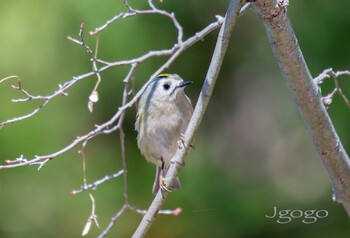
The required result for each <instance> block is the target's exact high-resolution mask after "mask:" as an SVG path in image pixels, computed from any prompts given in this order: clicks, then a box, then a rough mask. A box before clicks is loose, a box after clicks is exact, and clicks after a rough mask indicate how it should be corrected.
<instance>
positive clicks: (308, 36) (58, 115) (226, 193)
mask: <svg viewBox="0 0 350 238" xmlns="http://www.w3.org/2000/svg"><path fill="white" fill-rule="evenodd" d="M130 4H131V5H132V6H134V7H135V8H136V7H140V8H146V6H147V5H146V2H145V1H136V0H133V1H130ZM157 6H159V7H161V8H163V9H166V10H169V11H172V12H175V14H176V16H177V18H178V20H179V21H180V23H181V24H182V25H183V27H184V33H185V37H190V36H192V35H193V34H194V33H195V32H197V31H199V30H200V29H202V28H204V27H205V26H206V25H207V24H209V23H210V22H212V21H214V20H215V17H214V16H215V15H217V14H219V15H224V13H225V10H226V7H227V6H228V1H223V0H220V1H209V2H206V3H205V4H203V1H200V0H194V1H183V0H177V1H171V0H165V1H164V3H163V4H159V3H157ZM349 8H350V2H349V1H338V2H337V3H336V4H335V3H333V2H330V1H326V0H309V1H301V0H294V1H290V7H289V8H288V14H289V16H290V18H291V22H292V25H293V27H294V30H295V33H296V35H297V37H298V40H299V44H300V46H301V49H302V51H303V53H304V57H305V59H306V61H307V64H308V66H309V68H310V71H311V74H312V75H313V76H317V75H318V74H319V73H320V72H322V71H323V70H324V69H326V68H329V67H333V69H335V70H345V69H349V68H350V65H349V64H350V50H349V49H350V48H349V34H350V33H349V29H350V17H349V14H348V9H349ZM123 10H125V7H124V6H123V4H122V1H118V0H105V1H97V0H90V1H81V0H80V1H68V0H61V1H47V0H32V1H26V0H12V1H0V32H1V33H0V34H1V37H0V78H4V77H6V76H9V75H14V74H16V75H18V76H20V77H21V79H22V84H23V86H24V87H25V88H26V89H27V90H28V91H29V92H31V93H32V94H40V95H46V94H50V93H52V92H53V91H54V90H56V89H57V87H58V84H60V83H61V84H62V83H64V82H65V81H67V80H69V79H71V78H72V77H73V76H77V75H80V74H83V73H85V72H89V71H90V70H91V63H90V61H89V56H88V54H86V52H85V50H84V49H83V48H82V47H79V46H78V45H75V44H73V43H72V42H69V41H67V40H66V36H68V35H71V36H73V37H76V36H77V34H78V32H79V26H80V23H81V22H85V25H86V30H87V31H88V30H93V29H94V28H95V27H98V26H100V25H102V24H103V23H104V22H105V21H106V20H108V19H110V18H112V17H113V16H114V15H116V14H118V13H119V12H120V11H123ZM217 33H218V31H216V32H214V33H212V34H210V35H209V36H208V37H206V38H205V39H204V41H202V42H200V43H198V44H196V45H194V46H193V47H192V48H190V49H189V50H188V51H187V52H186V53H184V54H183V55H181V57H179V58H178V59H177V60H176V62H175V63H174V64H173V65H172V66H171V68H170V69H169V71H168V72H176V73H178V74H180V75H181V76H182V77H183V78H185V79H186V80H193V81H195V84H194V85H193V86H191V87H189V88H188V89H187V93H188V94H189V96H190V97H191V99H192V101H193V102H194V103H195V102H196V98H197V96H198V94H199V91H200V89H201V83H202V82H203V79H204V77H205V74H206V70H207V68H208V65H209V62H210V59H211V54H212V52H213V47H214V45H215V41H216V37H217ZM86 39H87V42H88V43H89V44H90V45H91V46H92V47H94V45H95V42H96V37H88V36H86ZM175 39H176V32H175V30H174V28H173V26H172V24H171V22H170V21H169V20H168V19H166V18H163V17H160V16H150V15H148V16H137V17H133V18H129V19H125V20H121V21H119V22H116V23H114V24H112V25H111V26H110V27H109V28H108V29H107V30H105V31H104V32H103V33H101V34H100V35H99V41H100V46H99V56H100V58H102V59H105V60H108V61H116V60H120V59H130V58H133V57H136V56H138V55H140V54H143V53H146V52H148V51H149V50H151V49H163V48H166V47H171V46H172V44H173V43H174V42H175ZM165 60H166V58H157V59H152V60H149V61H147V62H145V63H144V64H143V65H142V66H140V67H139V69H138V70H137V72H136V75H135V76H136V85H135V86H136V87H137V88H140V87H141V86H142V84H143V83H144V82H145V80H146V79H147V78H148V77H149V76H150V75H151V74H152V73H153V72H154V70H156V69H157V68H158V67H159V66H160V65H161V63H163V62H164V61H165ZM126 70H127V68H114V69H110V70H108V71H106V72H104V73H102V76H103V82H102V84H101V86H100V88H99V93H100V101H99V102H98V103H97V104H96V105H95V108H94V112H93V113H89V112H88V109H87V102H88V96H89V94H90V92H91V90H92V88H93V86H94V84H95V82H96V78H94V77H91V78H88V79H85V80H83V81H81V82H80V83H78V84H77V85H76V86H74V87H73V88H72V89H70V90H69V91H68V93H69V97H58V98H56V99H55V100H53V101H52V102H51V103H50V104H49V106H48V107H46V108H45V109H44V110H43V111H42V112H41V113H39V114H38V115H37V116H35V117H33V118H30V119H27V120H25V121H21V122H18V123H16V124H10V125H7V126H5V127H3V128H2V129H1V130H0V161H1V164H3V163H4V160H5V159H14V158H16V157H18V156H19V155H21V154H23V155H25V156H26V157H28V158H31V157H33V156H34V155H43V154H48V153H52V152H54V151H57V150H59V149H60V148H62V147H64V146H65V145H67V144H68V143H70V142H71V141H72V140H74V138H75V137H76V136H78V135H81V134H84V133H86V132H88V131H90V130H91V128H93V125H94V124H99V123H102V122H105V121H107V120H108V119H109V118H110V117H111V116H112V115H113V114H114V113H115V112H116V110H117V108H118V105H120V101H121V92H122V87H123V84H122V81H121V80H122V79H123V77H124V76H125V72H126ZM340 82H341V87H342V89H343V91H344V92H345V94H347V95H350V89H349V87H350V82H349V78H346V77H343V78H341V80H340ZM13 83H14V82H13V81H12V82H6V83H3V84H1V85H0V120H1V121H3V120H5V119H9V118H13V117H16V116H20V115H23V114H25V113H28V112H30V111H31V110H33V109H34V108H35V107H36V106H38V102H27V103H12V102H11V101H10V99H12V98H18V97H21V96H22V95H20V94H19V93H18V92H17V91H15V90H13V89H11V88H10V85H11V84H13ZM332 88H334V84H333V82H332V81H326V82H325V83H324V85H323V86H322V92H323V94H326V93H327V92H330V91H331V90H332ZM135 113H136V112H135V108H131V109H130V110H128V111H127V115H126V122H125V131H126V143H127V145H126V146H127V163H128V176H129V190H130V192H129V196H130V202H131V203H132V204H133V205H135V206H137V207H139V208H144V209H146V208H147V207H148V206H149V204H150V202H151V201H152V199H153V196H152V194H151V187H152V183H153V176H154V171H155V168H154V166H153V165H151V164H148V163H147V162H146V161H145V160H144V159H143V157H142V156H141V155H140V153H139V151H138V149H137V145H136V139H135V138H136V133H135V132H134V129H133V125H134V121H135ZM329 113H330V115H331V118H332V121H333V122H334V125H335V127H336V129H337V131H338V133H339V135H340V137H341V140H342V142H343V144H344V146H345V148H346V150H347V151H350V141H349V140H350V136H349V133H348V132H349V131H350V123H349V121H350V120H349V118H350V110H349V109H348V108H347V107H346V105H345V103H344V102H343V101H342V100H341V98H340V97H339V96H336V97H335V99H334V102H333V104H332V105H331V107H330V110H329ZM195 146H196V148H195V150H192V151H191V152H190V153H189V155H188V157H187V158H186V160H187V162H186V167H185V168H184V169H183V170H182V171H181V173H180V178H181V180H182V189H181V191H180V192H176V193H173V194H171V196H169V198H168V200H167V202H166V204H165V208H169V209H173V208H176V207H181V208H183V212H182V213H181V215H180V216H178V217H175V216H166V215H159V216H158V217H157V219H156V221H155V223H154V225H153V226H152V228H151V230H150V231H149V233H148V235H147V237H282V236H283V237H348V236H349V232H350V226H349V218H348V217H347V215H346V213H345V211H344V210H343V208H342V206H341V205H339V204H337V203H334V202H333V201H332V189H331V186H330V182H329V180H328V177H327V174H326V172H325V170H324V168H323V166H322V163H321V161H320V160H319V159H318V157H317V155H316V154H315V152H314V150H313V147H312V144H311V141H310V138H309V137H308V135H307V133H306V130H305V127H304V125H303V122H302V120H301V118H300V116H299V114H298V112H297V110H296V107H295V105H294V104H293V102H292V101H291V97H290V95H289V92H288V90H287V88H286V86H285V84H284V82H283V79H282V77H281V75H280V72H279V70H278V67H277V64H276V62H275V60H274V58H273V54H272V51H271V49H270V47H269V45H268V42H267V38H266V36H265V33H264V29H263V26H262V24H261V22H260V21H259V20H258V18H257V16H256V15H255V14H254V13H253V12H248V13H247V14H246V15H245V16H243V17H241V18H240V19H239V21H238V23H237V26H236V27H235V30H234V32H233V36H232V40H231V43H230V46H229V49H228V52H227V55H226V57H225V62H224V64H223V67H222V71H221V73H220V76H219V80H218V83H217V86H216V88H215V91H214V95H213V98H212V100H211V102H210V105H209V108H208V111H207V113H206V116H205V119H204V121H203V123H202V125H201V127H200V130H199V132H198V134H197V135H196V142H195ZM77 150H78V148H75V149H73V150H72V151H70V152H68V153H66V154H64V155H63V156H60V157H58V158H55V159H54V160H52V161H50V162H49V163H48V164H47V165H46V166H45V167H44V168H43V169H42V170H40V171H37V167H36V166H30V167H24V168H16V169H6V170H0V237H16V238H17V237H79V236H80V235H81V232H82V229H83V227H84V225H85V223H86V220H87V218H88V216H89V215H90V209H91V205H90V200H89V196H88V193H82V194H79V195H77V196H72V195H70V194H69V192H70V191H71V190H72V189H76V188H78V187H79V186H80V185H82V183H83V172H82V158H81V156H79V154H78V153H77ZM85 152H86V159H87V179H88V182H91V181H94V180H96V179H98V178H101V177H103V176H105V175H109V174H112V173H114V172H116V171H117V170H119V169H120V168H121V160H120V147H119V141H118V134H117V133H114V134H112V135H106V136H99V137H97V138H96V139H94V140H92V141H91V142H90V143H89V145H88V147H87V149H86V151H85ZM122 186H123V181H122V179H121V178H118V179H115V180H112V181H109V182H107V183H105V184H104V185H102V186H101V187H99V189H98V190H96V191H93V195H94V197H95V199H96V206H97V207H96V213H97V215H98V221H99V223H100V226H101V229H97V228H96V227H93V228H92V229H91V231H90V233H89V234H88V235H87V237H96V236H97V235H98V234H99V233H100V232H101V231H102V229H103V228H105V227H106V225H107V224H108V222H109V220H110V218H111V217H112V216H113V215H114V214H115V213H116V212H117V211H118V210H119V208H120V207H121V206H122V204H123V192H122V191H123V187H122ZM274 207H277V209H278V210H283V209H291V210H302V211H306V210H311V209H316V210H326V211H328V216H327V217H326V218H323V219H319V220H318V221H317V222H315V223H313V224H304V223H302V221H301V219H293V220H292V221H291V222H290V223H288V224H284V225H282V224H278V223H277V222H276V219H268V218H266V217H265V216H266V215H268V214H272V211H273V208H274ZM140 220H141V216H140V215H139V214H136V213H134V212H131V211H128V212H126V213H125V214H124V215H123V216H122V217H121V219H120V220H118V222H117V223H116V225H115V226H114V228H113V229H112V231H111V234H110V235H109V237H130V236H131V234H132V233H133V231H134V230H135V229H136V227H137V225H138V223H139V222H140Z"/></svg>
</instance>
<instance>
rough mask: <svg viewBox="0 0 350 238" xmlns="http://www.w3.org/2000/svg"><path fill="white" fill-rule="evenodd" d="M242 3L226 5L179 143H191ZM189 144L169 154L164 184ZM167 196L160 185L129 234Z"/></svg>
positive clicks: (142, 228)
mask: <svg viewBox="0 0 350 238" xmlns="http://www.w3.org/2000/svg"><path fill="white" fill-rule="evenodd" d="M242 5H243V0H231V1H230V5H229V7H228V10H227V13H226V17H225V22H224V24H223V25H222V27H221V30H220V33H219V35H218V39H217V43H216V46H215V51H214V53H213V57H212V60H211V63H210V66H209V69H208V72H207V76H206V79H205V81H204V83H203V87H202V91H201V93H200V95H199V98H198V101H197V105H196V107H195V109H194V112H193V115H192V118H191V121H190V123H189V125H188V127H187V129H186V132H185V135H184V139H183V143H184V144H185V145H191V143H192V141H193V138H194V134H195V132H196V131H197V129H198V127H199V125H200V123H201V121H202V118H203V115H204V112H205V110H206V107H207V105H208V102H209V100H210V97H211V94H212V92H213V89H214V86H215V82H216V79H217V77H218V74H219V71H220V68H221V64H222V62H223V58H224V55H225V53H226V49H227V46H228V43H229V39H230V36H231V32H232V30H233V27H234V25H235V23H236V20H237V18H238V15H239V11H240V9H241V7H242ZM189 149H190V147H189V146H182V147H181V148H180V147H179V148H178V150H177V151H176V154H175V156H174V157H173V158H172V164H171V165H170V168H169V170H168V173H167V175H166V177H165V180H164V181H165V184H166V186H167V187H171V186H172V185H173V183H174V181H175V179H176V177H177V174H178V173H179V171H180V169H181V167H182V165H183V163H184V157H185V155H186V154H187V152H188V151H189ZM167 196H168V192H167V191H162V190H161V189H160V190H159V191H158V193H157V195H156V197H155V198H154V200H153V202H152V204H151V206H150V207H149V209H148V211H147V213H146V214H145V215H144V217H143V219H142V221H141V223H140V225H139V226H138V228H137V230H136V231H135V233H134V235H133V238H138V237H144V236H145V234H146V233H147V231H148V230H149V228H150V227H151V225H152V223H153V221H154V218H155V216H156V215H157V214H158V211H159V210H160V208H161V207H162V205H163V204H164V201H165V199H166V197H167Z"/></svg>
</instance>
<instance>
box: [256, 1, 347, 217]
mask: <svg viewBox="0 0 350 238" xmlns="http://www.w3.org/2000/svg"><path fill="white" fill-rule="evenodd" d="M274 2H275V1H273V0H256V1H252V7H253V8H254V10H255V11H256V12H257V14H258V15H259V17H260V18H261V20H262V22H263V24H264V27H265V31H266V34H267V36H268V38H269V41H270V44H271V47H272V49H273V52H274V54H275V57H276V60H277V62H278V65H279V67H280V70H281V72H282V75H283V78H284V80H285V81H286V84H287V86H288V88H289V91H290V93H291V94H292V97H293V99H294V102H295V104H296V105H297V108H298V110H299V112H300V114H301V116H302V118H303V119H304V122H305V124H306V127H307V129H308V132H309V134H310V136H311V138H312V141H313V144H314V146H315V149H316V151H317V153H318V155H319V157H320V159H321V160H322V162H323V164H324V166H325V168H326V170H327V173H328V175H329V178H330V180H331V182H332V185H333V189H334V199H335V200H336V201H338V202H340V203H342V204H343V206H344V207H345V209H346V211H347V213H348V214H349V215H350V163H349V158H348V155H347V154H346V152H345V150H344V148H343V145H342V144H341V142H340V140H339V137H338V135H337V133H336V131H335V129H334V127H333V124H332V122H331V120H330V118H329V116H328V113H327V111H326V110H325V107H324V105H323V103H322V98H321V95H320V94H319V90H318V88H317V85H316V84H315V83H314V82H313V79H312V77H311V75H310V72H309V69H308V67H307V65H306V63H305V61H304V57H303V55H302V52H301V50H300V48H299V45H298V41H297V39H296V37H295V35H294V32H293V29H292V27H291V24H290V22H289V18H288V16H287V5H288V1H286V0H278V1H277V4H276V6H274V5H273V4H274Z"/></svg>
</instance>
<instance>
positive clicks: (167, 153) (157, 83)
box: [135, 74, 193, 195]
mask: <svg viewBox="0 0 350 238" xmlns="http://www.w3.org/2000/svg"><path fill="white" fill-rule="evenodd" d="M192 83H193V81H184V80H183V79H182V78H181V77H180V76H179V75H177V74H159V75H158V76H157V77H156V78H154V79H153V80H152V81H151V82H150V83H149V84H148V86H147V87H146V89H145V90H144V92H143V93H142V95H141V96H140V99H139V103H138V109H137V114H136V122H135V130H136V131H137V133H138V134H137V145H138V148H139V149H140V151H141V154H143V155H144V157H145V158H146V160H147V161H149V162H151V163H153V164H155V165H156V177H155V180H154V184H153V188H152V193H153V194H154V195H155V194H157V192H158V190H159V188H161V189H163V190H167V191H174V190H178V189H179V188H180V180H179V178H178V177H177V178H176V180H175V182H174V185H173V186H172V187H171V188H167V187H166V186H165V184H164V180H163V179H164V178H165V175H166V173H167V171H168V169H169V167H170V163H171V159H172V157H173V156H174V155H175V152H176V150H177V148H178V147H179V142H181V141H183V140H182V138H183V135H184V133H185V131H186V128H187V126H188V124H189V121H190V119H191V116H192V113H193V107H192V103H191V100H190V99H189V98H188V97H187V96H186V94H185V92H184V89H185V87H186V86H188V85H190V84H192Z"/></svg>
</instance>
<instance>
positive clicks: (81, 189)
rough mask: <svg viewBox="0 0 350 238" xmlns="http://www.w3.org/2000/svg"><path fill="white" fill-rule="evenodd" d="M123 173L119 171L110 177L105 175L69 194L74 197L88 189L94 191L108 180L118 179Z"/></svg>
mask: <svg viewBox="0 0 350 238" xmlns="http://www.w3.org/2000/svg"><path fill="white" fill-rule="evenodd" d="M123 173H124V170H119V171H118V172H117V173H114V174H112V175H106V176H104V177H103V178H101V179H98V180H96V181H94V182H92V183H90V184H84V185H83V186H81V187H80V189H75V190H73V191H71V192H70V193H71V194H72V195H76V194H78V193H81V192H84V191H86V190H88V189H90V188H91V189H92V190H95V189H97V187H98V186H100V185H101V184H102V183H104V182H106V181H108V180H111V179H114V178H118V177H119V176H120V175H122V174H123Z"/></svg>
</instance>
